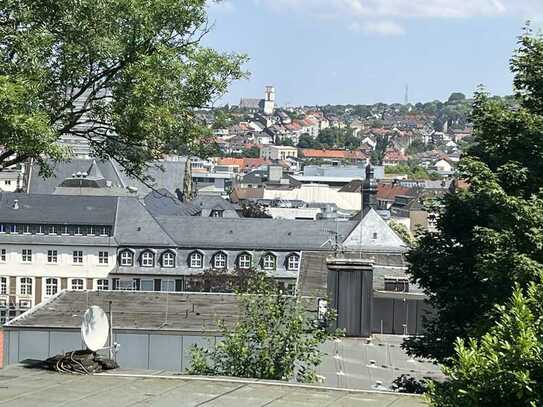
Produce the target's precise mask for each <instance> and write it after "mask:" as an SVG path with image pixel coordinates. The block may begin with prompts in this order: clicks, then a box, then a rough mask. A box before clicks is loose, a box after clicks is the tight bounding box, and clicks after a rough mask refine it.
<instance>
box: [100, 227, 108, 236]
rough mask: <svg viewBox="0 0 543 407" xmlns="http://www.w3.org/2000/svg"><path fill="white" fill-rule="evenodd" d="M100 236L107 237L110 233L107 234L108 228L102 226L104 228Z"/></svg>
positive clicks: (101, 229)
mask: <svg viewBox="0 0 543 407" xmlns="http://www.w3.org/2000/svg"><path fill="white" fill-rule="evenodd" d="M100 234H101V235H102V236H107V234H108V233H107V227H105V226H102V227H101V228H100Z"/></svg>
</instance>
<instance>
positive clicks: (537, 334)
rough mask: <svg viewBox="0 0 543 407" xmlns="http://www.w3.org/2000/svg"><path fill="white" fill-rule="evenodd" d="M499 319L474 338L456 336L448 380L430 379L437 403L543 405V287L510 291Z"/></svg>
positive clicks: (444, 406) (446, 406)
mask: <svg viewBox="0 0 543 407" xmlns="http://www.w3.org/2000/svg"><path fill="white" fill-rule="evenodd" d="M495 311H496V314H497V315H500V317H499V320H498V322H497V323H496V325H494V326H493V327H492V328H491V329H490V331H489V332H488V333H486V334H485V335H483V337H482V338H481V339H480V340H478V339H469V340H467V341H465V340H463V339H458V340H457V341H456V343H455V353H454V357H453V359H452V362H451V363H450V366H449V367H445V368H444V369H443V371H444V373H445V374H446V375H447V377H448V380H447V381H445V382H443V383H431V384H430V386H429V392H428V398H429V399H430V401H431V403H432V405H434V406H437V407H470V406H473V407H476V406H526V407H530V406H531V407H535V406H541V405H543V286H541V285H536V284H531V285H530V286H529V288H528V289H527V293H526V294H523V292H522V290H520V289H517V290H515V291H514V293H513V296H512V298H511V299H510V301H509V302H508V304H507V306H498V307H496V310H495Z"/></svg>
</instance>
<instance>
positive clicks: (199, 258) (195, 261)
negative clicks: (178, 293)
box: [189, 252, 204, 268]
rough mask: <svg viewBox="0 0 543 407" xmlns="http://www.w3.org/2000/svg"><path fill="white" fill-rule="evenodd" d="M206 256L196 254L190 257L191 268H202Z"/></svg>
mask: <svg viewBox="0 0 543 407" xmlns="http://www.w3.org/2000/svg"><path fill="white" fill-rule="evenodd" d="M203 263H204V256H203V255H202V253H200V252H194V253H192V254H191V255H190V260H189V266H190V267H191V268H202V266H203Z"/></svg>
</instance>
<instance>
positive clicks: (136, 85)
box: [0, 0, 245, 176]
mask: <svg viewBox="0 0 543 407" xmlns="http://www.w3.org/2000/svg"><path fill="white" fill-rule="evenodd" d="M208 29H209V28H208V25H207V15H206V1H205V0H160V1H147V0H100V1H97V0H77V1H76V0H55V1H51V0H6V1H4V2H3V3H2V9H1V10H0V145H3V146H4V152H3V153H2V154H0V170H1V169H3V168H6V167H9V166H10V165H13V164H16V163H18V162H22V161H24V160H27V159H29V158H33V159H35V160H37V161H38V163H40V164H41V169H42V171H44V172H47V170H48V167H47V164H46V161H45V160H44V158H45V157H47V156H49V157H51V158H53V159H56V160H59V159H66V158H69V156H70V152H69V151H67V150H66V149H65V148H62V147H60V146H59V144H57V143H56V141H57V140H58V139H59V138H60V137H61V136H62V135H65V134H71V135H76V136H80V137H83V138H84V139H86V140H87V141H88V142H89V143H90V148H91V150H92V153H93V154H94V155H95V156H96V157H98V158H109V157H111V158H114V159H116V160H117V161H118V162H119V163H120V164H121V165H122V166H123V167H124V168H125V170H126V171H127V173H129V174H131V175H135V176H142V174H143V173H144V171H145V169H146V166H147V164H146V163H147V162H149V161H150V160H154V159H157V158H160V157H161V156H162V155H163V154H164V153H167V152H170V151H171V150H172V149H175V148H177V147H179V146H190V145H192V144H194V143H195V141H196V140H197V139H198V137H199V135H200V132H201V130H202V127H201V126H200V125H199V124H198V123H197V122H196V120H195V115H194V110H195V109H198V108H203V107H206V106H207V105H209V104H210V103H211V102H212V101H214V100H215V99H216V98H217V97H219V96H220V95H222V94H223V93H224V92H225V91H226V89H227V86H228V84H229V83H230V82H231V81H232V80H235V79H239V78H242V77H243V76H244V73H243V72H242V71H241V69H240V66H241V65H242V63H243V62H244V61H245V57H244V56H240V55H234V54H222V53H219V52H217V51H215V50H213V49H210V48H205V47H203V46H201V45H200V40H201V38H202V36H203V35H205V34H206V33H207V32H208Z"/></svg>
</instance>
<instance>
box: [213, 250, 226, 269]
mask: <svg viewBox="0 0 543 407" xmlns="http://www.w3.org/2000/svg"><path fill="white" fill-rule="evenodd" d="M213 268H216V269H224V268H226V254H225V253H222V252H220V253H217V254H216V255H215V256H213Z"/></svg>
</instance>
